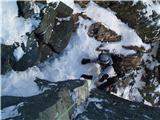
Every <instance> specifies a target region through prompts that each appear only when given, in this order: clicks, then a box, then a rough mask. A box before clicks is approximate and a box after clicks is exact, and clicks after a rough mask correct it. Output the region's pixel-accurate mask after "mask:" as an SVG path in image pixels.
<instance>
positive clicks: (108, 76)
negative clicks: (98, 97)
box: [81, 52, 118, 91]
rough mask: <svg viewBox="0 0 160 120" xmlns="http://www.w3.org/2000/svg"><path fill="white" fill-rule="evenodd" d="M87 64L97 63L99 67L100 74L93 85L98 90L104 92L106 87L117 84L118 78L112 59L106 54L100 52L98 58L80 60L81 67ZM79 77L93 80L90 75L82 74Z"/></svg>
mask: <svg viewBox="0 0 160 120" xmlns="http://www.w3.org/2000/svg"><path fill="white" fill-rule="evenodd" d="M88 63H98V64H100V66H101V72H100V74H99V75H98V76H97V78H96V80H95V85H96V87H97V88H98V89H101V90H105V91H106V88H107V87H109V86H111V85H112V84H114V83H115V82H117V80H118V77H117V73H116V71H115V70H114V68H113V61H112V58H111V56H109V55H108V54H107V53H104V52H102V53H101V54H99V56H98V58H96V59H93V60H91V59H82V61H81V64H83V65H84V64H88ZM81 77H83V78H85V79H93V76H92V75H85V74H83V75H82V76H81Z"/></svg>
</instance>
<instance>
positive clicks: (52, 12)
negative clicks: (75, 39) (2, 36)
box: [2, 1, 73, 73]
mask: <svg viewBox="0 0 160 120" xmlns="http://www.w3.org/2000/svg"><path fill="white" fill-rule="evenodd" d="M32 2H33V1H32ZM36 3H37V2H36ZM38 3H40V4H43V9H41V13H40V16H41V22H40V25H39V27H38V28H37V29H36V30H34V31H32V32H31V34H29V33H26V35H27V36H28V40H27V44H26V46H24V44H22V45H21V47H22V49H23V51H24V53H25V54H24V55H23V56H22V58H21V59H20V60H19V61H16V60H14V59H13V57H11V55H12V54H13V51H11V50H9V49H8V48H5V47H3V48H5V49H7V50H5V51H6V52H7V53H6V52H3V56H4V57H3V59H2V62H4V63H5V64H3V65H2V73H6V72H8V71H9V70H11V69H13V70H15V71H24V70H26V69H27V68H29V67H32V66H34V65H37V64H39V63H41V62H44V61H45V60H46V59H48V58H49V57H51V56H52V57H54V56H57V53H60V52H62V51H63V49H64V48H65V47H66V46H67V44H68V42H69V40H70V37H71V34H72V32H73V20H72V18H71V14H72V12H73V10H72V9H71V8H69V7H68V6H66V5H65V4H64V3H61V2H60V3H59V4H58V6H55V7H56V9H55V7H54V6H53V5H57V3H53V4H49V5H47V4H45V3H41V2H38ZM38 3H37V4H38ZM17 4H18V5H19V7H18V8H19V11H21V12H20V13H21V14H20V15H22V16H23V17H24V18H30V17H31V16H32V15H34V13H32V12H31V11H32V9H30V8H31V2H29V1H28V2H26V1H17ZM25 5H26V6H25ZM60 9H61V10H62V11H63V12H61V11H60ZM30 10H31V11H30ZM64 11H65V12H64ZM58 16H63V17H64V16H68V18H58ZM3 51H4V50H3ZM6 54H7V55H8V56H7V55H6ZM11 58H12V60H11Z"/></svg>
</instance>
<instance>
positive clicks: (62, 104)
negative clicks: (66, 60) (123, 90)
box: [2, 79, 160, 120]
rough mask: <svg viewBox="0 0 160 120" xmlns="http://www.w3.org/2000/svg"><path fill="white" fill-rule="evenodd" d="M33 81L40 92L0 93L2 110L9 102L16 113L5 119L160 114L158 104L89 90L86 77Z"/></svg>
mask: <svg viewBox="0 0 160 120" xmlns="http://www.w3.org/2000/svg"><path fill="white" fill-rule="evenodd" d="M35 82H36V83H37V85H38V87H39V89H40V90H41V91H42V93H41V94H39V95H35V96H31V97H16V96H2V111H3V110H4V109H5V108H7V107H9V106H16V107H15V109H17V111H18V113H19V114H18V116H14V117H10V118H6V119H5V120H7V119H13V120H22V119H23V120H53V119H54V120H59V119H60V120H71V119H74V120H86V119H87V118H88V119H93V120H97V119H100V120H106V119H137V120H140V119H154V120H156V119H158V118H159V117H160V115H159V111H160V109H159V108H154V107H149V106H146V105H143V104H141V103H136V102H131V101H127V100H124V99H122V98H119V97H116V96H114V95H112V94H109V93H105V92H102V91H99V90H97V89H93V90H92V91H91V92H90V93H89V91H88V90H89V89H88V84H87V82H86V81H82V80H67V81H61V82H49V81H46V80H41V79H37V80H35ZM73 98H74V99H73ZM82 105H83V107H84V111H79V113H78V114H77V113H76V111H77V109H78V108H79V107H80V106H82ZM124 111H125V112H124ZM11 112H13V111H11Z"/></svg>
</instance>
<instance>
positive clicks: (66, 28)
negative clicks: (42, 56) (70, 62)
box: [49, 19, 74, 53]
mask: <svg viewBox="0 0 160 120" xmlns="http://www.w3.org/2000/svg"><path fill="white" fill-rule="evenodd" d="M57 23H60V24H59V25H57V26H55V27H54V28H53V31H55V32H53V33H52V36H51V40H50V41H49V45H50V46H51V47H52V49H53V50H54V51H55V52H57V53H59V52H61V51H63V50H64V48H65V47H66V46H67V45H68V42H69V40H70V37H71V35H72V32H73V27H74V25H73V20H72V19H70V20H69V21H65V20H64V21H57Z"/></svg>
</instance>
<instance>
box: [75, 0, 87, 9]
mask: <svg viewBox="0 0 160 120" xmlns="http://www.w3.org/2000/svg"><path fill="white" fill-rule="evenodd" d="M74 3H77V4H79V5H80V6H81V7H82V8H86V7H87V5H88V3H89V0H82V1H80V0H74Z"/></svg>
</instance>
